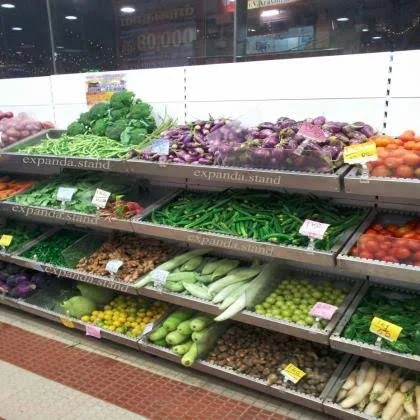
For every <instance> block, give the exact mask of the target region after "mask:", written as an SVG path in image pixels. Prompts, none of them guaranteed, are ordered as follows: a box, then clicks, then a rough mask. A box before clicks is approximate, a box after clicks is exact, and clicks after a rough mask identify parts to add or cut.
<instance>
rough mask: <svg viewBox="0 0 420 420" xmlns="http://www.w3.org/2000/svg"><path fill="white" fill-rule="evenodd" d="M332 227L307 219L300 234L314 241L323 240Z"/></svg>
mask: <svg viewBox="0 0 420 420" xmlns="http://www.w3.org/2000/svg"><path fill="white" fill-rule="evenodd" d="M329 226H330V225H329V224H327V223H320V222H315V221H314V220H309V219H306V220H305V221H304V222H303V225H302V226H301V227H300V229H299V233H300V234H301V235H303V236H308V237H309V238H313V239H322V238H323V237H324V235H325V232H326V231H327V229H328V227H329Z"/></svg>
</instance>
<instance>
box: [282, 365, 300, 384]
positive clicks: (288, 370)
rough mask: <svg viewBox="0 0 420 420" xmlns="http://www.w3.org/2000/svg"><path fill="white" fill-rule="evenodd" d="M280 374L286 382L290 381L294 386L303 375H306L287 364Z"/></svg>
mask: <svg viewBox="0 0 420 420" xmlns="http://www.w3.org/2000/svg"><path fill="white" fill-rule="evenodd" d="M281 374H282V375H283V376H284V378H285V380H286V381H291V382H293V383H294V384H297V383H298V382H299V381H300V380H301V379H302V378H303V377H304V376H305V375H306V373H305V372H304V371H303V370H301V369H299V368H298V367H297V366H295V365H294V364H292V363H289V364H288V365H287V366H286V367H285V368H284V369H283V370H282V371H281Z"/></svg>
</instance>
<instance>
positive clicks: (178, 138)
mask: <svg viewBox="0 0 420 420" xmlns="http://www.w3.org/2000/svg"><path fill="white" fill-rule="evenodd" d="M226 122H227V120H225V119H218V120H213V119H210V120H208V121H195V122H193V123H191V124H189V125H178V126H176V127H173V128H169V130H166V131H164V132H163V133H162V134H161V136H160V137H161V138H163V139H168V140H169V142H170V143H169V155H168V161H169V162H173V163H191V164H193V165H197V164H200V165H211V164H213V163H214V154H213V153H212V152H211V151H210V150H209V144H208V140H207V138H208V136H209V134H210V133H213V132H215V131H216V130H218V129H220V128H221V127H223V125H225V124H226ZM136 154H137V155H139V158H140V159H144V160H150V161H158V160H159V154H157V153H153V152H152V151H150V150H147V149H146V150H144V151H140V150H137V151H134V156H135V155H136Z"/></svg>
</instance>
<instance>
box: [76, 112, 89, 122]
mask: <svg viewBox="0 0 420 420" xmlns="http://www.w3.org/2000/svg"><path fill="white" fill-rule="evenodd" d="M78 121H79V122H80V123H81V124H84V125H89V124H90V123H91V122H92V118H91V116H90V114H89V112H82V113H81V114H80V117H79V120H78Z"/></svg>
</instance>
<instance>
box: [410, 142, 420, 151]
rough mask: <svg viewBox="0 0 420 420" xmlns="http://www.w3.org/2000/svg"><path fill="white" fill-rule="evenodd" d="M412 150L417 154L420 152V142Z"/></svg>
mask: <svg viewBox="0 0 420 420" xmlns="http://www.w3.org/2000/svg"><path fill="white" fill-rule="evenodd" d="M411 150H415V151H416V152H420V141H417V142H416V144H414V145H413V147H412V149H411Z"/></svg>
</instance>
